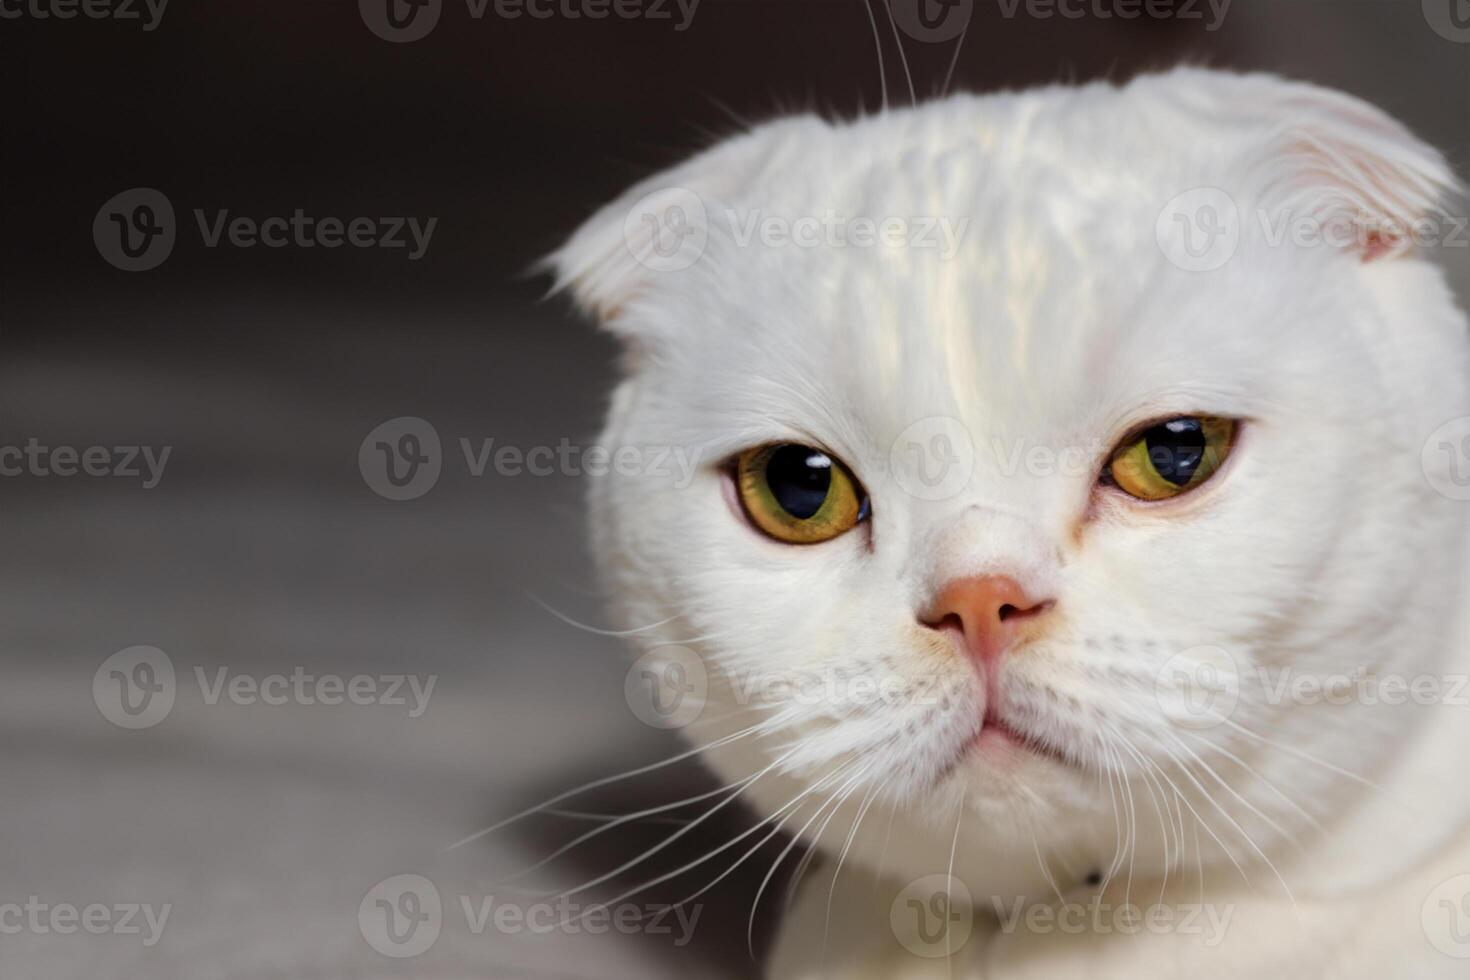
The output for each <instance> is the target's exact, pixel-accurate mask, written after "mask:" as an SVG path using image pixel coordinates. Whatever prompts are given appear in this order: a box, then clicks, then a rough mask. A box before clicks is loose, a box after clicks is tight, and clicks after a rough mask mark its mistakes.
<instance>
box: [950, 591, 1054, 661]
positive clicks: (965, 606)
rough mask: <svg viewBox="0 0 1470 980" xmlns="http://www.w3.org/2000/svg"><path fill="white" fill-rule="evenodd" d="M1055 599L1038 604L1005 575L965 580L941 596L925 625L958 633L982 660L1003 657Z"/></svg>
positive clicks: (1038, 602) (973, 655) (970, 649)
mask: <svg viewBox="0 0 1470 980" xmlns="http://www.w3.org/2000/svg"><path fill="white" fill-rule="evenodd" d="M1052 604H1053V601H1052V600H1051V599H1042V600H1036V599H1033V598H1031V597H1030V596H1028V595H1027V594H1026V591H1025V590H1024V589H1022V588H1021V586H1020V585H1018V584H1017V583H1016V581H1015V579H1012V578H1010V577H1008V576H1005V575H984V576H980V577H978V578H963V579H958V580H956V581H954V582H951V583H949V584H948V585H946V586H945V587H944V590H943V591H941V592H940V593H939V597H938V598H937V599H936V600H935V602H934V605H933V607H931V608H930V610H929V611H928V614H927V615H926V616H924V622H925V623H926V624H928V625H930V626H933V627H934V628H936V629H954V630H958V631H959V632H960V634H961V635H962V636H963V637H964V638H965V647H966V649H968V650H969V651H970V655H971V656H972V657H975V658H977V659H980V660H987V659H990V658H993V657H996V656H999V655H1000V654H1001V653H1002V652H1004V651H1005V650H1006V648H1007V647H1009V646H1010V645H1011V644H1012V643H1013V642H1015V638H1016V634H1017V633H1018V632H1019V631H1020V629H1021V626H1022V624H1023V623H1025V622H1026V621H1028V620H1030V619H1034V618H1035V617H1036V616H1037V615H1038V614H1040V613H1042V612H1045V611H1046V610H1047V609H1049V608H1051V606H1052Z"/></svg>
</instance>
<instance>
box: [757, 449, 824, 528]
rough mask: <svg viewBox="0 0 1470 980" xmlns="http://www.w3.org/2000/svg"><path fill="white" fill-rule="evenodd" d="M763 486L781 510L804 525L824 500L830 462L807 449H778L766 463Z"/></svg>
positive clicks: (814, 451) (819, 453)
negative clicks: (765, 486) (764, 483)
mask: <svg viewBox="0 0 1470 980" xmlns="http://www.w3.org/2000/svg"><path fill="white" fill-rule="evenodd" d="M766 483H767V484H769V485H770V487H771V493H772V495H773V496H775V498H776V502H777V503H778V504H780V505H781V508H782V509H783V510H785V511H786V513H788V514H790V515H791V516H792V517H795V518H797V519H798V520H803V521H804V520H806V519H807V518H809V517H811V516H812V515H813V514H815V513H816V512H817V511H818V510H820V509H821V508H822V503H823V502H824V501H825V500H826V499H827V491H828V489H829V488H830V487H831V486H832V459H831V457H829V456H827V455H826V454H825V453H822V452H819V451H817V450H815V449H811V448H809V447H807V446H782V447H780V448H779V449H777V450H776V451H775V452H773V453H772V454H771V458H770V460H769V461H768V462H767V463H766Z"/></svg>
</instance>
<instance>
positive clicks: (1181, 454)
mask: <svg viewBox="0 0 1470 980" xmlns="http://www.w3.org/2000/svg"><path fill="white" fill-rule="evenodd" d="M1143 438H1144V443H1145V445H1147V446H1148V458H1149V462H1151V463H1153V464H1154V469H1155V470H1157V471H1158V474H1159V476H1161V477H1163V478H1164V479H1166V480H1168V481H1169V482H1170V483H1172V484H1174V485H1175V486H1176V487H1182V486H1185V485H1186V484H1188V483H1189V481H1190V480H1191V479H1193V478H1194V474H1195V473H1196V472H1198V471H1199V467H1200V463H1202V462H1204V458H1205V445H1206V439H1205V428H1204V425H1203V424H1201V422H1200V420H1199V419H1171V420H1170V421H1168V422H1164V423H1163V424H1161V425H1156V426H1154V427H1153V428H1152V429H1149V430H1148V431H1147V432H1145V433H1144V434H1143Z"/></svg>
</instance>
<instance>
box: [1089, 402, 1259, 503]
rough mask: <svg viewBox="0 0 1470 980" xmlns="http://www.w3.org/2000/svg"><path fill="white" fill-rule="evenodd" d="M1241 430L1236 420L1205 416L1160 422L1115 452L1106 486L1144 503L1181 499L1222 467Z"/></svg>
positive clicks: (1136, 435)
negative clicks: (1109, 484)
mask: <svg viewBox="0 0 1470 980" xmlns="http://www.w3.org/2000/svg"><path fill="white" fill-rule="evenodd" d="M1237 426H1238V423H1237V422H1236V421H1235V420H1234V419H1226V418H1217V417H1214V416H1204V415H1189V416H1182V417H1180V418H1173V419H1169V420H1168V421H1165V422H1158V423H1155V424H1154V425H1151V426H1149V427H1148V428H1147V429H1145V430H1143V431H1142V432H1139V433H1137V434H1135V435H1133V436H1130V437H1129V438H1128V439H1126V440H1124V442H1123V444H1122V445H1121V446H1119V447H1118V448H1117V449H1115V450H1113V456H1112V459H1110V460H1109V461H1108V465H1107V468H1106V469H1105V470H1104V471H1103V481H1104V482H1106V483H1111V484H1113V485H1115V486H1116V487H1118V489H1120V490H1122V491H1123V492H1124V493H1126V494H1128V495H1129V496H1130V497H1137V498H1138V499H1139V500H1167V499H1169V498H1170V497H1177V496H1179V495H1180V494H1181V493H1184V492H1185V491H1186V490H1192V489H1193V488H1195V487H1197V486H1199V485H1200V484H1201V483H1203V482H1205V481H1206V480H1208V479H1209V478H1210V475H1211V474H1212V473H1214V472H1215V471H1216V470H1218V469H1219V468H1220V465H1221V464H1222V463H1224V462H1225V457H1226V456H1228V455H1229V454H1230V450H1231V448H1233V446H1234V444H1235V430H1236V428H1237Z"/></svg>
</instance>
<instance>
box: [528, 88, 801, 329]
mask: <svg viewBox="0 0 1470 980" xmlns="http://www.w3.org/2000/svg"><path fill="white" fill-rule="evenodd" d="M825 125H826V124H825V123H824V122H822V121H821V120H820V119H817V118H816V117H815V116H799V117H792V118H787V119H781V120H777V121H775V122H772V123H767V124H764V125H762V126H760V127H758V128H756V129H754V130H751V131H749V132H745V133H742V134H740V135H738V136H735V137H731V138H729V139H726V140H724V141H722V142H720V143H718V144H716V145H715V146H712V147H710V148H709V149H707V150H704V151H703V152H701V153H699V154H697V155H695V156H694V157H692V158H690V159H689V160H687V161H685V162H684V163H682V164H679V165H678V166H676V167H673V168H671V169H669V170H665V171H663V172H662V173H658V174H655V175H654V176H652V177H649V178H647V179H645V180H643V181H640V182H639V183H637V184H635V185H633V186H632V187H631V188H629V189H628V190H627V191H625V192H624V193H623V194H622V195H621V196H620V197H618V198H617V199H616V200H614V201H613V202H612V203H610V204H607V205H605V206H604V207H602V208H601V209H599V210H598V211H597V212H596V213H595V214H593V215H592V217H590V218H588V219H587V221H586V222H584V223H583V224H582V226H581V227H580V228H578V229H577V230H576V231H575V232H573V233H572V236H571V238H569V239H568V240H567V242H566V244H564V245H562V247H561V248H559V249H557V250H556V251H555V252H553V253H552V254H551V255H549V256H547V257H546V259H545V260H543V265H544V266H545V267H546V268H548V269H549V270H550V271H551V272H552V274H553V275H554V276H555V282H554V284H553V286H552V292H562V291H566V292H569V293H570V294H571V295H572V298H573V299H574V300H575V301H576V303H577V305H578V306H579V307H580V308H582V309H583V310H585V311H586V312H588V313H590V314H591V315H592V316H594V317H596V318H597V319H598V321H599V322H601V323H602V324H603V325H604V326H606V327H608V328H609V329H611V330H613V331H614V332H616V333H622V332H623V330H622V326H623V325H622V323H621V320H620V316H621V314H622V313H623V312H624V311H625V310H626V308H627V306H628V304H629V302H630V301H632V300H633V299H634V298H635V297H637V296H638V295H639V293H640V292H641V291H642V290H644V289H645V288H647V287H648V286H649V285H650V283H651V282H652V281H653V280H654V279H655V278H656V277H658V276H672V275H679V274H680V273H682V272H684V270H686V269H689V268H690V267H692V266H693V265H694V264H695V263H697V262H699V261H700V260H701V258H703V255H704V249H705V245H706V244H707V242H708V239H709V234H710V230H711V227H712V226H711V219H712V218H713V217H714V216H715V215H716V214H718V213H719V210H718V209H719V208H720V207H721V206H722V205H723V202H726V201H732V200H735V199H737V198H739V197H741V196H742V195H744V194H745V193H746V192H747V191H748V189H749V188H750V187H751V186H752V185H754V184H755V183H757V182H758V181H759V180H760V179H761V178H762V175H763V174H764V173H766V172H767V171H768V170H769V169H770V168H771V167H772V166H774V165H776V164H777V163H778V162H779V160H780V159H781V158H782V157H783V156H785V155H786V154H789V153H791V152H794V144H795V143H796V142H797V140H798V138H799V136H800V133H801V132H802V131H803V130H804V129H807V128H810V127H814V126H825Z"/></svg>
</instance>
